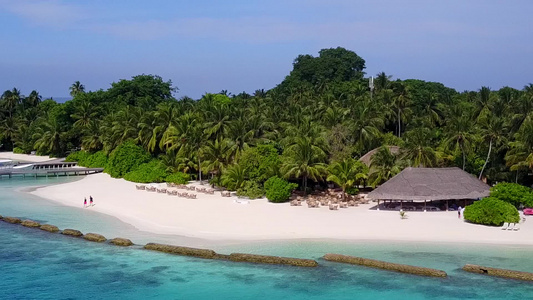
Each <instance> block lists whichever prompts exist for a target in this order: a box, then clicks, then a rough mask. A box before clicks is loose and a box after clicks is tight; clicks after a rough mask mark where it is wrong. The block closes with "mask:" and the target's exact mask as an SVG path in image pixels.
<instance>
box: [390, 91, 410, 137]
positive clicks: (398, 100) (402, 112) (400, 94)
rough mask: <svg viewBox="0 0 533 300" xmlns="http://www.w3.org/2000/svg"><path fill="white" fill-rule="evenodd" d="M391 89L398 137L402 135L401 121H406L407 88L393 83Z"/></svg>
mask: <svg viewBox="0 0 533 300" xmlns="http://www.w3.org/2000/svg"><path fill="white" fill-rule="evenodd" d="M392 89H393V92H394V98H393V103H392V104H393V107H394V108H395V109H396V111H397V114H396V121H397V123H398V137H401V135H402V119H406V112H407V111H409V109H408V108H407V106H408V102H409V100H410V96H409V88H408V86H406V85H405V84H403V83H401V82H393V84H392Z"/></svg>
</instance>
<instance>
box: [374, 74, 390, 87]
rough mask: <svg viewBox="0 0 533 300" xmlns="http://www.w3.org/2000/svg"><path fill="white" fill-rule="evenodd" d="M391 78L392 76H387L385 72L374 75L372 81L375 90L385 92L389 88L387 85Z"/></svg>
mask: <svg viewBox="0 0 533 300" xmlns="http://www.w3.org/2000/svg"><path fill="white" fill-rule="evenodd" d="M391 78H392V75H387V74H385V72H380V73H378V74H377V75H376V78H375V79H374V84H375V85H376V89H377V90H385V89H388V88H389V83H390V80H391Z"/></svg>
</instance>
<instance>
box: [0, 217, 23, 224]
mask: <svg viewBox="0 0 533 300" xmlns="http://www.w3.org/2000/svg"><path fill="white" fill-rule="evenodd" d="M2 221H4V222H7V223H11V224H20V223H21V222H22V221H21V220H20V219H19V218H14V217H4V218H3V219H2Z"/></svg>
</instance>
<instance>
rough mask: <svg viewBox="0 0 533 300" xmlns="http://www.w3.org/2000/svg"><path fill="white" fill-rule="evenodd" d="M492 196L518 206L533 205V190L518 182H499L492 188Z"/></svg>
mask: <svg viewBox="0 0 533 300" xmlns="http://www.w3.org/2000/svg"><path fill="white" fill-rule="evenodd" d="M490 196H491V197H492V198H496V199H500V200H502V201H505V202H508V203H511V204H512V205H514V207H516V208H519V207H520V205H523V206H525V207H533V192H532V191H531V189H530V188H528V187H525V186H523V185H520V184H518V183H508V182H501V183H498V184H496V185H495V186H493V187H491V188H490Z"/></svg>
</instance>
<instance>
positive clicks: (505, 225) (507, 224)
mask: <svg viewBox="0 0 533 300" xmlns="http://www.w3.org/2000/svg"><path fill="white" fill-rule="evenodd" d="M507 228H509V223H507V222H505V223H503V226H502V230H506V229H507Z"/></svg>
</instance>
